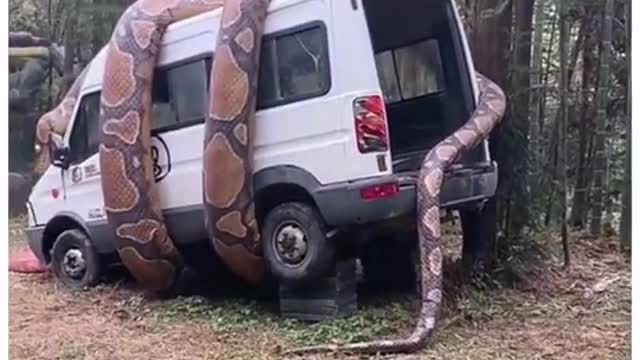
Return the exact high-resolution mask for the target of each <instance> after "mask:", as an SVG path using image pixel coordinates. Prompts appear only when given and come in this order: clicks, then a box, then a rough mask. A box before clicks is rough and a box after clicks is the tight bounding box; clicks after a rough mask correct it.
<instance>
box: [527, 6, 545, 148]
mask: <svg viewBox="0 0 640 360" xmlns="http://www.w3.org/2000/svg"><path fill="white" fill-rule="evenodd" d="M544 5H545V0H537V2H536V7H535V15H534V16H535V29H534V32H533V33H534V36H533V51H532V54H531V88H532V89H533V90H532V92H531V110H530V113H531V114H532V119H531V120H533V121H531V120H530V132H531V142H532V143H533V146H534V149H535V150H534V151H533V152H534V153H537V150H538V148H539V138H540V133H541V131H542V127H541V126H539V124H541V123H544V122H543V121H544V120H543V121H540V118H541V117H543V115H542V112H543V109H542V108H541V106H540V105H541V103H542V93H543V91H542V50H543V46H542V39H543V37H542V36H543V35H544V30H545V29H544V22H545V13H544Z"/></svg>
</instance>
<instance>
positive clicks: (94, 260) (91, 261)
mask: <svg viewBox="0 0 640 360" xmlns="http://www.w3.org/2000/svg"><path fill="white" fill-rule="evenodd" d="M51 268H52V269H53V273H54V274H55V275H56V277H57V278H58V279H59V280H60V281H61V282H62V283H63V284H65V285H66V286H68V287H70V288H73V289H81V288H85V287H93V286H95V285H97V284H98V282H99V281H100V275H101V263H100V259H99V257H98V254H97V253H96V251H95V248H94V246H93V244H92V243H91V239H89V236H88V235H87V234H85V233H84V232H83V231H82V230H78V229H71V230H66V231H64V232H62V233H61V234H60V235H59V236H58V238H57V239H56V241H55V243H54V244H53V249H52V250H51Z"/></svg>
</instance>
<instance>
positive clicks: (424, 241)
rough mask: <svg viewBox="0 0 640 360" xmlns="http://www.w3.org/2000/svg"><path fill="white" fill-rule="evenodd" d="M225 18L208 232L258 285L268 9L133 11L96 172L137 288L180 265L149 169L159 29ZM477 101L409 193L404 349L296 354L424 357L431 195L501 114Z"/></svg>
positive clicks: (138, 6)
mask: <svg viewBox="0 0 640 360" xmlns="http://www.w3.org/2000/svg"><path fill="white" fill-rule="evenodd" d="M220 6H223V14H222V19H221V24H220V32H219V36H218V45H217V48H216V55H215V57H214V62H213V68H212V71H211V91H210V99H209V104H210V106H209V110H208V120H207V122H206V126H205V144H204V153H203V194H204V196H203V197H204V203H205V207H206V214H207V216H206V221H207V229H208V233H209V235H210V238H211V240H212V242H213V245H214V248H215V249H216V251H217V252H218V254H219V255H220V257H221V259H222V260H223V261H224V262H225V263H226V264H227V265H228V266H229V267H230V268H231V269H232V271H234V272H235V273H236V274H238V275H240V276H241V277H242V278H244V279H246V280H249V281H252V282H255V283H259V282H260V281H261V280H262V279H263V275H264V265H263V262H262V258H261V256H260V250H259V249H260V246H259V233H258V229H257V223H256V220H255V214H254V209H255V207H254V204H253V194H252V164H251V160H252V143H251V141H252V132H251V131H252V129H253V128H254V126H253V121H254V115H255V101H256V82H257V70H258V59H259V50H260V49H259V45H260V38H261V36H262V31H263V24H264V19H265V15H266V9H267V6H268V1H267V0H208V1H207V0H164V1H162V0H139V1H137V2H136V3H134V4H133V5H132V6H131V7H130V8H129V9H128V10H127V11H126V12H125V14H124V15H123V16H122V18H121V19H120V21H119V23H118V25H117V26H116V29H115V31H114V34H113V37H112V40H111V42H110V43H109V45H108V52H107V61H106V66H105V75H104V82H103V92H102V100H101V101H102V104H101V120H100V129H101V145H100V162H101V169H102V171H101V172H102V174H103V175H102V186H103V195H104V200H105V207H106V210H107V215H108V219H109V223H110V224H111V226H112V228H113V229H114V232H115V237H116V239H117V240H116V244H117V248H118V251H119V254H120V257H121V259H122V261H123V262H124V264H125V265H126V266H127V267H128V268H129V270H130V271H131V272H132V273H133V275H134V276H135V277H136V279H137V280H138V281H139V282H140V283H142V284H143V285H144V286H146V287H149V288H152V289H158V290H164V289H169V288H171V287H172V286H174V285H175V283H176V282H177V281H178V280H179V278H180V274H181V271H182V269H183V262H182V259H181V256H180V254H179V253H178V251H177V249H176V247H175V245H174V244H173V241H172V240H171V239H170V237H169V235H168V233H167V229H166V225H165V224H164V221H163V218H162V213H161V208H160V205H159V201H158V195H157V190H156V186H155V183H154V177H153V172H152V169H151V159H150V151H149V148H150V127H151V126H150V122H151V119H150V109H151V88H152V81H153V69H154V66H155V62H156V57H157V52H158V49H159V43H160V40H161V38H162V35H163V33H164V31H165V29H166V27H167V26H168V25H169V24H171V23H173V22H175V21H178V20H181V19H184V18H187V17H189V16H193V15H195V14H199V13H202V12H204V11H208V10H212V9H215V8H217V7H220ZM478 83H479V85H480V89H481V96H480V101H479V104H478V107H477V109H476V111H475V112H474V114H473V115H472V117H471V119H470V120H469V121H468V122H467V123H466V124H465V125H464V126H463V127H462V128H460V129H458V130H457V131H456V132H455V133H454V134H453V135H451V136H449V137H448V138H447V139H445V140H444V141H442V142H441V143H439V144H438V145H437V146H436V147H434V149H433V150H432V151H430V152H429V154H428V155H427V157H426V158H425V161H424V163H423V165H422V169H421V171H420V176H419V181H418V185H417V215H418V224H419V225H418V235H419V245H420V264H421V287H420V295H421V301H422V303H421V311H420V314H419V318H418V324H417V326H416V330H415V331H414V333H413V334H412V335H411V336H410V337H409V338H407V339H400V340H387V341H379V342H371V343H358V344H350V345H344V346H318V347H312V348H304V349H299V350H294V351H293V353H296V354H298V353H307V352H319V351H348V352H366V353H387V352H407V351H414V350H418V349H420V348H422V347H423V346H424V345H425V344H426V342H427V341H428V340H429V338H430V335H431V334H432V332H433V329H434V328H435V324H436V318H437V316H438V311H439V306H440V302H441V300H442V292H441V283H442V274H441V271H442V254H441V250H440V217H439V193H440V187H441V185H442V181H443V177H444V172H445V170H446V169H447V167H448V166H449V165H450V164H451V163H452V162H454V161H455V159H456V158H457V157H458V156H459V155H460V154H461V153H462V152H463V151H465V150H468V149H470V148H472V147H474V146H476V145H477V144H479V143H480V142H481V141H482V140H483V139H485V138H486V137H487V136H488V135H489V133H490V132H491V130H492V129H493V128H494V126H495V125H496V124H497V123H498V121H499V120H500V119H501V117H502V115H503V113H504V109H505V98H504V94H503V93H502V90H500V88H499V87H497V86H496V85H495V84H494V83H492V82H491V81H489V80H488V79H486V78H484V77H483V76H480V75H479V76H478Z"/></svg>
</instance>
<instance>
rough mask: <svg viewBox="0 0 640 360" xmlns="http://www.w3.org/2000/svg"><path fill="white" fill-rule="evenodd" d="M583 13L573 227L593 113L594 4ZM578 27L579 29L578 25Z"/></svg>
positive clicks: (583, 195) (579, 217)
mask: <svg viewBox="0 0 640 360" xmlns="http://www.w3.org/2000/svg"><path fill="white" fill-rule="evenodd" d="M585 8H586V9H585V10H586V11H585V17H584V19H583V22H582V26H581V28H584V29H585V30H584V34H585V37H584V47H583V50H582V90H581V92H580V99H581V100H580V106H581V109H580V125H579V135H578V136H579V139H580V140H579V145H578V154H577V156H578V167H577V169H576V171H577V172H576V186H575V194H574V196H573V206H572V207H571V217H570V220H569V224H570V225H571V226H573V227H578V228H582V227H584V225H585V224H584V223H583V219H584V218H585V214H586V210H587V203H586V201H587V194H588V191H589V187H588V181H587V164H588V162H587V140H588V139H589V137H590V136H591V133H592V129H593V114H594V113H595V112H594V110H595V106H594V98H595V96H594V92H593V89H595V88H596V85H597V84H596V76H595V73H596V55H595V54H596V49H597V47H598V40H597V39H598V38H597V33H598V28H597V23H598V21H597V9H598V7H597V6H593V5H587V6H585ZM581 31H582V29H581Z"/></svg>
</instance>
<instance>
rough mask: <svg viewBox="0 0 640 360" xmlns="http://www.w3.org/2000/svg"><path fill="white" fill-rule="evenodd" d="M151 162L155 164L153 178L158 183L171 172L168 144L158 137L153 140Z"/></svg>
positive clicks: (155, 136)
mask: <svg viewBox="0 0 640 360" xmlns="http://www.w3.org/2000/svg"><path fill="white" fill-rule="evenodd" d="M151 161H152V162H153V177H154V178H155V179H156V182H160V181H162V179H164V178H165V177H167V175H169V173H170V172H171V155H170V154H169V147H168V146H167V143H165V142H164V139H162V138H161V137H160V136H158V135H154V136H153V137H152V138H151Z"/></svg>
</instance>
